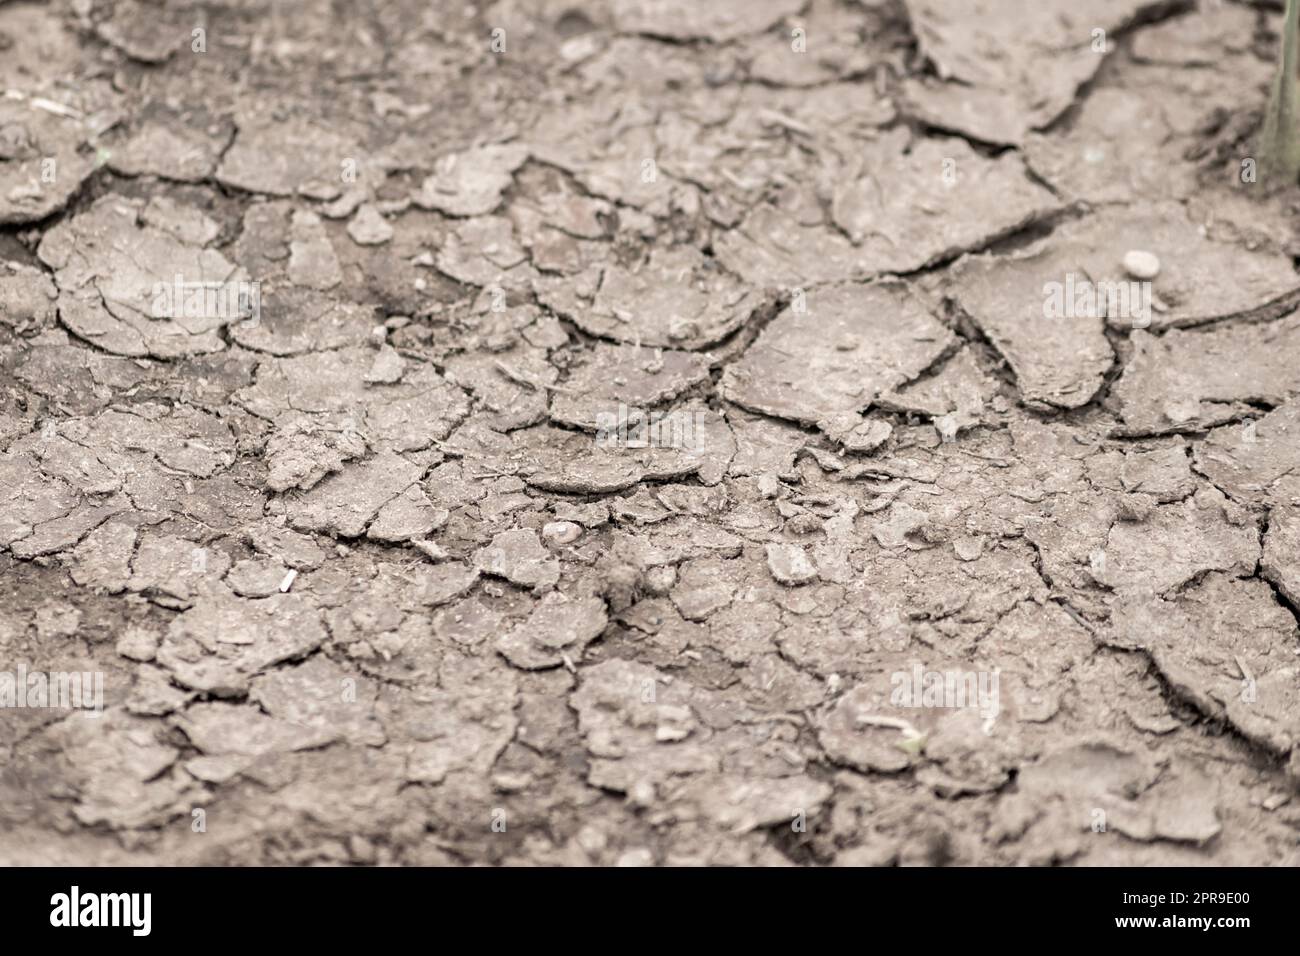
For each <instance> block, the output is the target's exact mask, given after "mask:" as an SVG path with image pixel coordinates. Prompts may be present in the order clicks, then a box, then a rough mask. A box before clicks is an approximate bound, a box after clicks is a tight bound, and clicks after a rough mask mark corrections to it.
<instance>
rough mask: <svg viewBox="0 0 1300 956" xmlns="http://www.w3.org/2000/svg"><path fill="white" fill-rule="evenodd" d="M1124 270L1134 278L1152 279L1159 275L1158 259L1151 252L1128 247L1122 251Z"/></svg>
mask: <svg viewBox="0 0 1300 956" xmlns="http://www.w3.org/2000/svg"><path fill="white" fill-rule="evenodd" d="M1124 271H1125V272H1127V273H1128V274H1129V275H1131V276H1132V277H1133V278H1134V279H1154V278H1155V277H1156V276H1158V275H1160V260H1159V259H1157V258H1156V256H1155V253H1153V252H1146V251H1145V250H1143V249H1130V250H1129V251H1128V252H1126V253H1124Z"/></svg>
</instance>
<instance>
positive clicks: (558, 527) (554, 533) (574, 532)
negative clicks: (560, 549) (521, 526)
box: [542, 521, 582, 544]
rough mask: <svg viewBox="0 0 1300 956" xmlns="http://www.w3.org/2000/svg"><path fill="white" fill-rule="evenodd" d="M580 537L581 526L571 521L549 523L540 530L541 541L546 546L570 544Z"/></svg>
mask: <svg viewBox="0 0 1300 956" xmlns="http://www.w3.org/2000/svg"><path fill="white" fill-rule="evenodd" d="M581 536H582V525H579V524H575V523H574V522H572V521H551V522H548V523H547V524H546V525H545V526H544V527H543V528H542V540H543V541H545V542H546V543H547V544H571V543H572V542H574V541H577V540H578V538H579V537H581Z"/></svg>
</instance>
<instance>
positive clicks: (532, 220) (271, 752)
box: [0, 0, 1300, 865]
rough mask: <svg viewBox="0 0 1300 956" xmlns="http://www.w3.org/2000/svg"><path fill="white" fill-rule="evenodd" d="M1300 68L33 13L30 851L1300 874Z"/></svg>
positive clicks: (62, 9) (304, 859) (646, 2)
mask: <svg viewBox="0 0 1300 956" xmlns="http://www.w3.org/2000/svg"><path fill="white" fill-rule="evenodd" d="M1280 19H1281V17H1280V12H1279V11H1278V10H1277V9H1271V8H1269V7H1266V6H1261V7H1250V6H1246V5H1243V4H1240V3H1231V2H1218V3H1214V2H1203V3H1202V4H1201V8H1200V9H1195V7H1194V5H1193V4H1190V3H1169V2H1144V0H858V2H848V0H710V2H707V3H705V2H698V3H697V2H693V0H605V2H596V0H592V2H579V0H560V2H555V0H541V2H534V0H517V2H503V3H497V4H492V5H488V6H484V7H475V6H472V5H465V4H454V3H446V4H437V3H435V4H430V3H428V2H424V0H419V2H417V0H392V2H380V0H359V2H355V3H351V2H349V3H326V2H323V0H321V2H311V0H303V2H293V3H279V2H270V0H228V2H215V3H171V2H169V3H166V4H155V3H147V2H139V0H117V2H104V0H71V2H56V3H51V4H48V5H36V4H30V3H22V2H19V3H12V2H11V3H3V4H0V87H2V88H3V89H4V91H5V96H4V97H3V98H0V670H7V671H13V670H14V669H15V668H16V667H18V666H19V665H23V666H25V667H26V668H28V669H29V670H44V671H62V670H77V671H99V672H102V673H103V674H104V675H105V695H106V705H107V710H106V712H105V713H104V715H103V716H102V717H100V718H99V719H86V718H84V717H82V716H80V715H69V714H68V713H67V712H66V711H60V710H57V709H30V708H29V709H6V710H0V763H2V764H3V766H2V767H0V862H5V863H89V864H99V863H213V864H235V863H335V862H348V861H352V862H357V863H374V862H381V863H393V862H396V863H405V864H428V863H457V862H470V863H484V862H486V863H502V862H509V863H518V862H530V863H543V864H587V863H602V864H609V863H615V862H619V863H652V862H654V863H736V864H778V865H779V864H786V863H796V864H829V863H837V864H846V863H847V864H862V863H871V864H890V863H902V864H941V863H942V864H972V863H980V864H1013V863H1018V864H1045V863H1054V862H1063V863H1076V864H1088V865H1096V864H1149V863H1176V864H1211V865H1233V864H1262V863H1268V864H1274V863H1294V862H1296V861H1297V849H1296V844H1297V836H1298V835H1300V799H1296V797H1295V791H1296V783H1297V778H1300V659H1298V658H1297V653H1298V652H1300V643H1298V633H1297V606H1300V313H1296V312H1295V311H1294V307H1295V303H1296V301H1297V296H1300V277H1298V276H1297V273H1296V269H1295V261H1296V260H1295V256H1296V253H1297V251H1300V247H1298V246H1297V244H1296V241H1295V240H1296V236H1295V233H1294V228H1293V227H1294V226H1295V224H1296V222H1297V221H1298V220H1297V212H1298V210H1297V201H1298V198H1300V193H1297V191H1295V190H1291V191H1287V192H1283V193H1282V194H1281V195H1278V196H1275V197H1274V198H1271V199H1268V198H1264V197H1262V196H1260V195H1259V192H1260V190H1258V189H1257V188H1255V187H1254V186H1253V185H1252V184H1250V183H1243V182H1242V181H1241V176H1240V175H1239V172H1240V169H1241V168H1242V167H1241V163H1242V161H1243V159H1248V158H1249V150H1248V146H1247V145H1245V144H1247V143H1248V142H1249V135H1250V132H1251V124H1252V122H1254V121H1255V120H1254V118H1253V114H1252V112H1251V111H1252V109H1257V108H1258V107H1259V106H1261V105H1262V104H1263V102H1264V99H1265V96H1266V89H1267V85H1268V82H1269V79H1270V76H1271V67H1270V63H1271V61H1272V57H1273V51H1274V49H1275V48H1276V43H1277V40H1276V33H1275V30H1276V25H1277V24H1278V23H1279V22H1280ZM196 31H198V32H196ZM1097 31H1104V34H1102V35H1101V36H1100V37H1099V35H1098V33H1097ZM49 160H53V161H54V162H53V163H52V164H51V163H49V162H48V161H49ZM1133 249H1140V250H1147V251H1150V252H1153V253H1155V254H1156V255H1157V256H1158V257H1159V260H1160V264H1161V271H1160V274H1159V276H1158V277H1157V278H1156V279H1155V281H1154V284H1153V291H1154V297H1155V298H1154V308H1153V311H1152V313H1151V315H1150V321H1149V323H1141V324H1142V325H1145V326H1146V327H1145V328H1142V327H1136V328H1135V327H1134V323H1133V322H1130V321H1127V320H1125V319H1123V318H1122V317H1115V316H1112V317H1111V318H1109V319H1108V318H1105V317H1099V316H1089V315H1081V316H1077V317H1059V318H1047V317H1045V314H1044V295H1043V291H1044V285H1045V284H1046V283H1050V282H1064V281H1065V280H1066V276H1067V275H1069V274H1075V275H1078V276H1086V277H1091V278H1092V279H1093V280H1098V281H1100V280H1104V279H1108V278H1109V279H1126V278H1127V277H1126V276H1124V274H1123V272H1124V270H1123V269H1122V267H1121V260H1122V258H1123V256H1124V254H1125V253H1126V252H1128V251H1129V250H1133ZM175 275H184V276H186V277H196V276H197V277H203V278H212V277H216V278H218V279H229V278H232V277H233V278H235V279H238V280H240V281H247V282H257V283H260V289H261V320H260V322H249V321H242V320H239V319H237V318H236V319H231V318H229V317H227V318H212V317H210V316H209V317H204V316H188V317H187V316H183V315H182V316H177V317H175V318H172V319H168V318H158V317H155V315H154V314H153V313H152V312H151V306H150V303H151V299H152V297H153V295H154V285H155V283H156V282H159V281H164V282H167V281H170V280H171V279H172V277H173V276H175ZM620 403H621V404H624V405H626V406H629V407H634V408H643V409H654V410H669V409H676V410H678V411H679V412H687V413H690V414H692V415H693V416H694V418H693V420H694V421H696V422H698V423H699V427H700V435H701V436H702V439H701V442H700V445H699V447H696V448H691V449H680V448H663V447H652V448H631V447H604V446H602V445H600V444H598V442H597V441H596V437H597V435H596V433H597V427H598V422H599V420H600V417H601V416H603V415H608V414H610V413H613V412H615V411H616V410H617V407H618V406H619V404H620ZM292 572H296V574H294V573H292ZM918 664H919V665H921V666H923V667H924V668H926V669H928V670H937V671H946V670H954V671H962V672H969V673H979V674H983V675H989V674H992V673H994V672H996V673H997V675H998V676H999V688H1000V707H999V710H998V713H997V715H996V718H995V719H992V720H987V719H983V718H982V717H981V715H980V714H978V713H976V712H975V711H974V710H973V709H972V708H970V707H964V708H962V707H931V708H923V709H906V710H904V709H902V708H900V707H899V706H897V705H896V701H895V700H894V699H893V697H892V696H891V688H892V684H893V679H894V677H895V676H896V675H897V674H899V673H909V672H911V670H912V668H913V667H914V666H915V665H918ZM196 811H202V812H201V813H196ZM1099 821H1101V822H1103V823H1104V829H1103V828H1102V827H1100V826H1098V823H1099Z"/></svg>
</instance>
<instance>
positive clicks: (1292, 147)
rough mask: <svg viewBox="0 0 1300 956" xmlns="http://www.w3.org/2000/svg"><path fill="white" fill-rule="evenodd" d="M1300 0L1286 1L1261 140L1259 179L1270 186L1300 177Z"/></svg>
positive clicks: (1292, 181) (1284, 184)
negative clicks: (1275, 75)
mask: <svg viewBox="0 0 1300 956" xmlns="http://www.w3.org/2000/svg"><path fill="white" fill-rule="evenodd" d="M1297 47H1300V0H1286V19H1285V20H1284V22H1283V26H1282V51H1281V56H1280V57H1279V63H1278V72H1277V78H1276V80H1275V81H1274V83H1273V93H1272V95H1271V96H1270V97H1269V101H1268V112H1267V113H1266V114H1265V116H1264V127H1263V130H1262V131H1261V133H1260V139H1259V174H1260V181H1261V182H1262V183H1263V184H1264V185H1265V187H1267V188H1275V187H1285V186H1294V185H1296V182H1297V180H1300V62H1298V61H1297V56H1298V55H1300V51H1298V50H1297Z"/></svg>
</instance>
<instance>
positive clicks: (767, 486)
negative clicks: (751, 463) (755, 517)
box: [758, 474, 781, 498]
mask: <svg viewBox="0 0 1300 956" xmlns="http://www.w3.org/2000/svg"><path fill="white" fill-rule="evenodd" d="M758 493H759V494H760V495H762V496H763V497H764V498H775V497H776V496H777V495H779V494H780V493H781V483H780V482H779V481H777V480H776V475H772V474H763V475H759V476H758Z"/></svg>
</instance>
